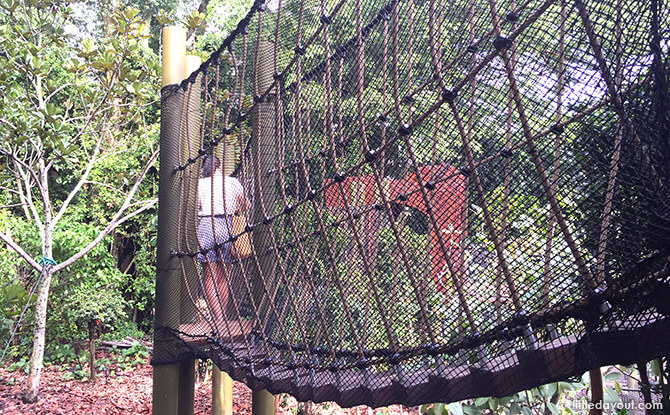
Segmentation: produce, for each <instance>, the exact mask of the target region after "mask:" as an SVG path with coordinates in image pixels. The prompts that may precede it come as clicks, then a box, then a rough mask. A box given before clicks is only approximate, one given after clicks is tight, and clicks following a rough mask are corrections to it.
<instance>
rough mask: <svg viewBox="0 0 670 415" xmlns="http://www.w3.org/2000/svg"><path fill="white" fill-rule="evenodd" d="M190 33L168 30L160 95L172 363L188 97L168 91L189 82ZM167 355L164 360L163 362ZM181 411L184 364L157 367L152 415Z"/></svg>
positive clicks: (160, 246) (165, 306)
mask: <svg viewBox="0 0 670 415" xmlns="http://www.w3.org/2000/svg"><path fill="white" fill-rule="evenodd" d="M185 55H186V31H185V30H184V29H183V28H179V27H166V28H164V29H163V79H162V85H163V87H164V88H163V90H162V91H161V137H160V146H161V152H160V173H159V184H158V200H159V203H158V235H157V237H158V239H157V243H156V245H157V246H156V248H157V252H156V316H155V319H154V324H155V326H156V329H155V330H154V345H155V350H154V356H155V357H158V358H159V359H160V358H165V360H170V358H171V353H172V350H173V349H174V347H172V346H173V345H174V338H173V337H172V336H171V335H169V334H168V333H165V332H164V330H162V328H163V327H165V328H172V329H177V328H179V320H180V315H179V314H180V304H179V300H180V297H179V296H178V295H177V296H175V293H179V292H180V291H181V278H180V277H179V271H180V270H179V264H178V261H177V260H176V258H171V257H170V251H171V249H172V247H173V245H174V242H175V241H174V230H175V229H176V226H177V223H178V222H177V221H178V214H179V212H178V203H177V202H178V200H177V199H176V198H178V197H179V193H178V189H179V185H178V182H177V180H176V178H175V174H174V172H173V170H172V169H173V167H174V166H176V165H178V164H179V152H178V149H179V136H180V124H181V121H180V117H181V103H182V98H183V94H182V93H181V90H180V89H179V88H175V87H168V88H165V87H167V86H169V85H172V84H175V83H177V82H179V81H181V80H182V79H183V78H184V65H183V62H184V60H185ZM161 355H163V356H161ZM178 406H179V364H178V363H171V364H165V365H155V366H154V367H153V403H152V407H153V413H154V414H157V415H176V414H177V413H178V412H177V411H178Z"/></svg>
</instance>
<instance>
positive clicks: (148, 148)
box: [0, 0, 159, 401]
mask: <svg viewBox="0 0 670 415" xmlns="http://www.w3.org/2000/svg"><path fill="white" fill-rule="evenodd" d="M70 4H71V2H67V1H59V0H37V1H33V2H19V1H17V0H8V1H5V2H3V3H2V4H1V7H2V9H1V11H0V31H1V32H0V67H2V71H1V72H0V96H1V97H2V98H0V136H2V137H3V139H4V143H3V145H2V148H0V164H1V165H2V167H3V168H2V170H4V171H5V173H3V175H2V176H0V186H1V187H0V192H2V193H3V194H4V195H3V196H4V197H3V200H6V199H9V200H11V203H9V204H7V205H6V206H3V208H5V209H9V210H11V212H12V213H13V214H14V215H16V216H22V217H23V220H25V221H27V222H30V223H31V225H32V227H33V228H35V229H36V232H37V234H38V235H39V238H38V239H39V243H38V244H35V243H34V241H21V240H18V239H15V237H14V236H13V235H12V232H11V228H10V227H8V226H7V225H6V223H3V224H0V240H2V241H3V242H4V243H5V244H6V245H7V247H8V248H9V249H11V250H13V251H15V252H16V253H18V255H20V257H21V258H23V260H25V262H26V263H27V264H29V266H30V267H32V268H33V269H34V270H36V271H37V272H39V273H40V283H39V286H38V289H37V300H36V304H35V328H34V339H33V351H32V356H31V360H30V377H29V384H28V385H27V389H26V394H25V397H24V399H25V400H26V401H35V400H36V399H37V397H38V393H39V384H40V371H41V368H42V359H43V355H44V345H45V326H46V319H47V302H48V300H49V290H50V287H51V283H52V278H53V276H54V275H55V274H56V273H58V272H60V271H63V270H65V269H66V268H68V267H69V266H71V265H72V264H74V263H76V262H77V261H79V260H81V259H82V258H84V257H85V256H86V255H87V253H89V252H90V251H91V250H92V249H93V248H95V247H96V246H97V245H98V244H99V243H100V242H101V241H103V239H104V238H105V237H106V236H107V235H109V234H110V233H111V232H112V231H113V230H114V229H115V228H116V227H118V226H119V225H121V224H122V223H124V222H125V221H127V220H128V219H130V218H133V217H135V216H136V215H138V214H140V213H142V212H145V211H147V210H149V209H152V208H153V207H154V206H155V204H156V202H157V200H156V199H155V198H154V197H153V192H151V191H147V190H146V189H145V188H144V186H143V182H144V179H145V177H146V176H147V173H148V172H149V171H150V169H151V168H152V166H153V165H154V163H155V161H156V159H157V156H158V148H157V146H156V136H157V128H156V127H157V126H156V120H155V113H156V102H155V91H157V90H158V85H157V82H158V80H159V77H158V63H157V58H156V56H155V54H153V52H152V51H151V50H149V49H148V47H147V44H146V40H147V34H146V33H147V30H146V23H145V22H144V21H142V20H141V19H140V18H139V17H138V10H136V9H133V8H126V9H125V10H116V11H114V12H113V13H112V14H111V16H110V22H111V25H110V27H111V28H112V30H111V31H110V32H108V33H106V35H105V36H106V38H104V39H100V41H99V42H97V43H96V42H95V41H93V40H92V39H88V38H86V39H84V40H82V41H81V42H78V44H75V43H74V41H73V40H72V39H73V38H77V37H79V36H80V35H82V31H81V30H79V29H78V28H77V27H76V26H74V24H73V22H74V18H73V10H72V8H71V7H70ZM72 34H75V36H72ZM152 117H153V119H152ZM112 173H114V174H112ZM87 203H95V204H102V206H104V207H105V208H106V209H105V210H104V211H102V212H99V213H98V214H95V215H94V214H89V215H87V216H84V217H82V220H83V221H86V222H89V223H91V224H94V225H95V226H96V232H95V233H94V234H93V235H91V236H90V238H88V239H87V240H86V242H84V243H82V245H81V246H80V247H79V249H78V250H77V251H76V252H74V253H68V254H67V255H65V256H63V257H62V258H61V257H59V256H58V255H57V254H58V253H57V252H55V249H54V247H55V245H56V244H57V243H58V239H59V238H64V237H65V238H67V233H66V232H65V233H63V232H60V231H61V229H60V225H61V223H62V222H63V221H64V219H65V218H66V217H67V216H68V214H69V213H70V211H71V210H72V209H73V207H74V206H76V205H80V204H87ZM35 245H37V246H35ZM39 257H41V258H42V260H37V259H36V258H39Z"/></svg>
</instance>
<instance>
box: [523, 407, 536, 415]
mask: <svg viewBox="0 0 670 415" xmlns="http://www.w3.org/2000/svg"><path fill="white" fill-rule="evenodd" d="M521 413H522V414H523V415H535V414H534V413H533V410H532V409H530V408H529V407H527V406H522V407H521Z"/></svg>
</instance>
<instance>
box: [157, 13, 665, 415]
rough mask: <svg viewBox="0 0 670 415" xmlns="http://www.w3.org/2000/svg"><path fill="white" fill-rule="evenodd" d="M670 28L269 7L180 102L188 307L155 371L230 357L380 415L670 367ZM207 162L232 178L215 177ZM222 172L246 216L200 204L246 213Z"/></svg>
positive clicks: (631, 22) (175, 259)
mask: <svg viewBox="0 0 670 415" xmlns="http://www.w3.org/2000/svg"><path fill="white" fill-rule="evenodd" d="M669 12H670V9H669V8H668V5H667V3H666V2H661V1H655V0H650V1H645V2H638V1H632V0H609V1H605V0H603V1H593V2H588V3H584V2H582V1H581V0H577V1H536V0H528V1H523V2H521V1H514V0H511V1H495V0H490V1H482V0H463V1H455V2H449V3H445V2H440V1H437V0H422V1H419V0H404V1H393V2H390V3H379V2H371V1H366V2H363V1H362V0H359V1H344V0H340V1H325V0H324V1H320V2H319V1H292V0H290V1H282V0H279V1H276V2H274V1H273V2H271V3H269V4H267V5H266V4H263V3H260V2H257V3H255V4H254V6H253V7H252V9H251V10H250V12H249V14H248V15H247V17H246V18H245V19H244V20H243V21H242V22H240V24H239V25H238V28H237V29H236V30H235V31H234V32H233V34H232V35H231V36H230V37H228V38H227V40H226V41H225V42H224V44H223V45H222V46H221V47H220V49H219V50H217V51H216V52H214V53H213V54H212V56H211V58H210V59H209V60H208V61H207V62H205V63H204V64H203V65H202V67H201V68H200V70H198V71H196V72H194V73H193V74H191V76H190V78H189V79H187V80H185V81H184V82H182V84H181V85H179V86H174V87H169V88H167V89H166V93H169V95H170V96H174V97H175V98H174V101H172V102H171V104H170V103H169V104H168V105H173V106H178V107H180V109H181V114H182V115H181V117H182V118H181V121H180V131H181V136H182V138H183V140H182V142H181V143H180V144H179V147H178V148H177V149H176V150H174V151H176V152H178V154H177V155H176V157H177V158H178V159H179V160H180V162H179V163H178V164H177V165H175V166H174V168H173V170H172V176H171V177H172V180H173V182H174V186H175V188H178V189H179V190H178V191H177V192H176V193H178V194H175V195H173V199H170V200H172V201H173V202H170V203H178V209H179V215H178V216H179V220H178V224H177V225H176V229H168V230H163V232H170V233H174V239H173V244H172V246H170V249H171V255H170V258H171V259H170V261H171V263H173V264H174V265H173V266H174V269H175V271H174V273H173V274H172V276H171V278H177V279H179V281H180V283H179V284H178V285H179V286H181V292H179V293H174V295H175V296H178V297H179V298H180V300H181V306H180V307H179V309H177V307H174V306H173V307H172V308H173V310H171V311H170V313H171V314H170V315H171V316H172V317H173V318H174V319H176V320H178V321H179V324H176V323H175V324H171V325H161V326H158V327H157V331H158V332H161V333H164V334H165V333H167V334H169V335H171V336H172V338H173V339H175V340H177V343H176V346H175V343H174V342H164V343H158V344H156V345H155V352H154V363H164V362H169V361H176V360H180V359H185V358H191V357H194V356H195V357H201V358H210V359H212V360H214V362H216V364H217V365H219V366H220V367H221V368H222V369H223V370H225V371H227V372H229V373H230V374H231V375H232V376H233V377H234V378H236V379H239V380H243V381H245V382H247V383H248V384H249V385H250V386H252V387H254V388H267V389H269V390H270V391H272V392H288V393H291V394H293V395H295V396H297V397H298V399H301V400H312V401H326V400H335V401H337V402H338V403H340V404H341V405H344V406H351V405H356V404H363V403H364V404H368V405H372V406H380V405H387V404H391V403H403V404H406V405H415V404H420V403H426V402H437V401H442V402H449V401H454V400H461V399H465V398H469V397H475V396H503V395H509V394H511V393H513V392H516V391H518V390H522V389H527V388H531V387H534V386H538V385H540V384H543V383H547V382H549V381H552V380H557V379H565V378H567V377H570V376H574V375H578V374H581V373H582V372H584V371H585V370H588V369H590V368H594V367H598V366H601V365H605V364H613V363H632V362H638V361H643V360H649V359H651V358H655V357H658V356H661V355H665V354H667V353H668V351H669V346H670V332H669V322H668V318H667V315H668V308H667V306H666V305H664V304H665V298H666V297H665V295H667V294H668V293H669V292H670V285H669V283H668V272H669V271H668V255H669V253H670V252H669V247H670V241H669V240H668V235H669V234H670V217H669V214H668V212H669V211H670V209H669V207H670V206H669V205H670V203H669V200H668V190H667V185H666V183H667V181H668V175H669V173H668V172H669V169H670V167H669V166H670V143H668V139H667V137H668V133H669V132H670V117H669V116H668V114H669V108H670V103H669V102H668V84H667V77H668V65H669V62H668V49H669V43H668V40H669V38H670V32H669V25H668V15H669V14H670V13H669ZM164 105H165V103H164ZM211 155H216V156H217V157H218V159H219V160H220V161H221V166H220V168H219V169H220V171H222V172H223V174H222V175H214V176H212V177H213V178H212V179H203V172H204V171H205V170H207V168H208V167H207V166H206V165H207V163H211V161H212V160H213V158H212V157H211ZM225 176H230V177H234V178H236V179H238V180H239V183H240V184H241V185H242V188H243V194H244V198H233V199H231V201H228V202H223V205H222V206H221V207H218V209H219V210H221V209H222V210H221V212H218V213H217V212H216V210H217V207H216V206H215V204H216V202H211V206H209V209H207V208H206V207H204V206H203V202H202V201H203V199H202V194H203V191H204V192H205V193H208V192H209V194H212V193H216V192H219V193H222V194H225V195H228V194H234V192H235V190H234V189H235V187H234V186H233V184H234V183H233V182H231V181H229V179H226V178H225ZM207 180H209V181H207ZM217 180H218V182H217ZM231 183H233V184H231ZM205 186H209V188H208V189H206V188H205ZM217 186H218V187H217ZM219 188H220V189H219ZM230 192H233V193H230ZM245 199H246V201H247V202H248V205H249V209H244V207H245V206H244V205H246V204H247V202H244V200H245ZM208 200H214V198H210V199H208ZM223 200H227V199H226V198H225V197H224V198H223ZM162 203H167V202H165V201H163V202H162ZM226 204H229V205H234V206H232V207H231V209H229V206H227V205H226ZM203 212H209V213H203ZM235 212H237V213H239V214H241V215H242V216H243V217H244V222H245V223H247V225H246V227H245V228H242V229H235V230H234V231H233V219H232V215H233V213H235ZM212 215H216V216H217V218H216V219H215V218H212V217H211V216H212ZM217 220H220V223H221V224H223V225H221V226H222V227H221V228H219V227H218V226H219V225H206V226H205V228H206V227H207V226H209V227H210V229H209V232H210V233H213V234H214V236H213V237H214V238H215V240H216V241H217V243H216V244H214V245H211V244H210V245H207V243H203V237H202V233H203V228H202V226H203V223H215V222H216V221H217ZM205 230H206V229H205ZM217 233H218V234H219V236H217ZM246 237H248V238H250V241H251V254H250V256H248V257H247V258H243V259H240V258H238V257H235V256H231V244H234V243H236V242H238V241H240V240H242V239H243V238H246ZM217 255H218V256H219V257H220V258H223V261H224V262H217V263H216V264H212V259H211V258H216V257H217ZM207 256H209V257H210V259H209V261H210V262H203V260H202V258H204V257H207ZM172 281H176V280H172Z"/></svg>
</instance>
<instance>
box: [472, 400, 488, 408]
mask: <svg viewBox="0 0 670 415" xmlns="http://www.w3.org/2000/svg"><path fill="white" fill-rule="evenodd" d="M475 405H476V406H478V407H479V408H488V406H489V398H477V399H475Z"/></svg>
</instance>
